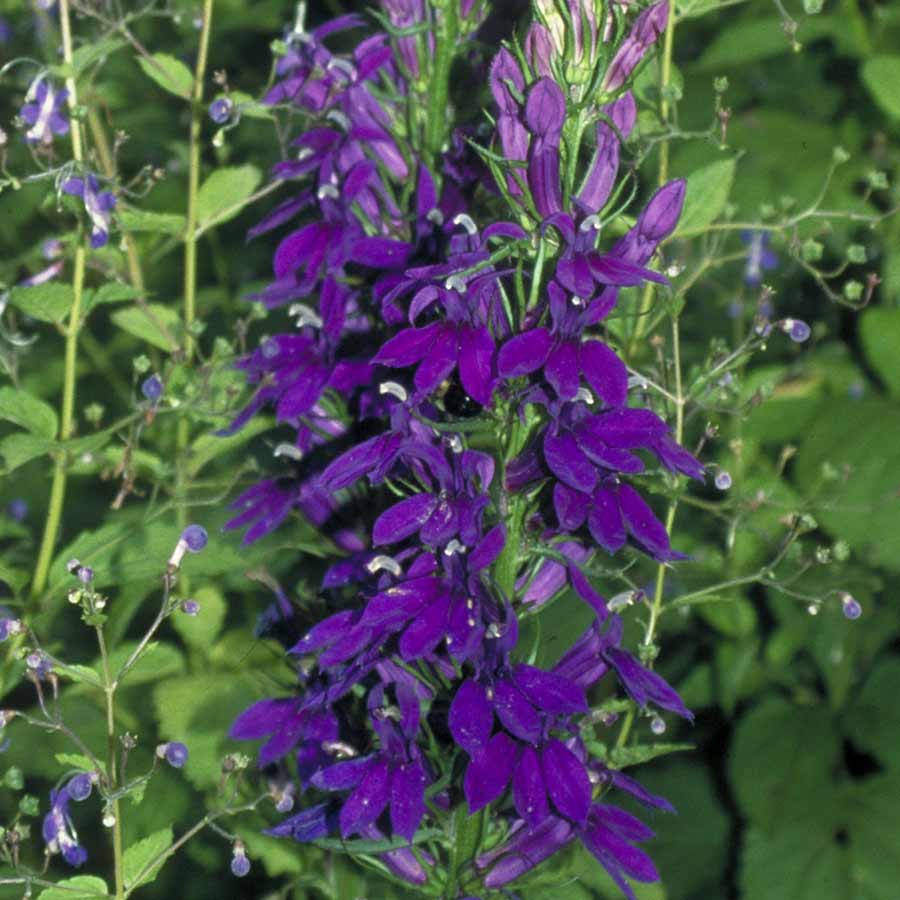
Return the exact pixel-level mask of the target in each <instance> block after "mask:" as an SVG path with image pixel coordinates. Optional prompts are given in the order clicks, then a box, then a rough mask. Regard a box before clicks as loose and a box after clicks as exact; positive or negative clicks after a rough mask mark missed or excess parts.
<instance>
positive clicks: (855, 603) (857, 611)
mask: <svg viewBox="0 0 900 900" xmlns="http://www.w3.org/2000/svg"><path fill="white" fill-rule="evenodd" d="M841 606H842V607H843V611H844V616H845V617H846V618H848V619H851V620H852V619H858V618H859V617H860V616H861V615H862V604H861V603H860V602H859V600H857V599H856V597H854V596H853V595H852V594H848V593H846V592H843V593H841Z"/></svg>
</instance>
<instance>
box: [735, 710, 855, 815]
mask: <svg viewBox="0 0 900 900" xmlns="http://www.w3.org/2000/svg"><path fill="white" fill-rule="evenodd" d="M839 758H840V739H839V737H838V734H837V732H836V731H835V729H834V726H833V724H832V721H831V717H830V715H829V713H828V711H827V709H825V708H824V707H821V706H812V707H809V706H795V705H794V704H792V703H789V702H788V701H786V700H782V699H780V698H769V699H766V700H763V701H762V703H760V704H758V705H757V706H756V707H754V708H753V709H752V710H751V711H750V712H749V713H748V714H747V715H745V716H744V717H743V718H742V719H740V721H739V722H738V726H737V729H736V731H735V737H734V744H733V747H732V752H731V755H730V758H729V775H730V780H731V784H732V787H733V789H734V795H735V799H736V800H737V803H738V806H739V807H740V808H741V811H742V812H743V813H744V814H745V815H746V816H747V818H748V819H750V820H751V822H753V823H756V824H758V825H759V826H761V827H763V828H773V827H775V825H776V823H777V822H778V821H780V820H783V819H787V818H790V817H792V816H797V815H799V814H801V813H803V814H808V815H815V811H816V809H817V808H818V807H819V806H820V805H821V804H822V803H823V802H825V801H826V798H824V797H823V790H822V787H823V785H824V784H827V783H828V781H829V779H830V777H831V771H832V769H833V768H834V767H835V765H836V764H837V762H838V760H839Z"/></svg>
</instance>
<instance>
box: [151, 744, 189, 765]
mask: <svg viewBox="0 0 900 900" xmlns="http://www.w3.org/2000/svg"><path fill="white" fill-rule="evenodd" d="M156 755H157V756H158V757H159V758H160V759H165V761H166V762H167V763H168V764H169V765H170V766H172V768H173V769H180V768H182V766H184V764H185V763H186V762H187V758H188V748H187V747H185V745H184V744H182V743H181V742H180V741H169V742H168V743H167V744H160V745H159V746H158V747H157V748H156Z"/></svg>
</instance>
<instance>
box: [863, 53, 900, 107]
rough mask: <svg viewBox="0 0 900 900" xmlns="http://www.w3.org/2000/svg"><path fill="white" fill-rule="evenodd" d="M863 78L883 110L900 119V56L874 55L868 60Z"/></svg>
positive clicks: (864, 65)
mask: <svg viewBox="0 0 900 900" xmlns="http://www.w3.org/2000/svg"><path fill="white" fill-rule="evenodd" d="M862 79H863V82H864V83H865V85H866V87H867V88H868V89H869V93H870V94H871V95H872V96H873V97H874V98H875V102H876V103H877V104H878V105H879V106H880V107H881V110H882V112H884V113H885V114H886V115H888V116H890V117H891V118H892V119H900V56H898V55H895V54H894V55H884V56H873V57H872V58H871V59H868V60H866V62H865V63H864V64H863V67H862Z"/></svg>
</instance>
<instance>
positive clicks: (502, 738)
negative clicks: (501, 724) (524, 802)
mask: <svg viewBox="0 0 900 900" xmlns="http://www.w3.org/2000/svg"><path fill="white" fill-rule="evenodd" d="M515 763H516V743H515V741H514V740H513V739H512V738H511V737H509V735H507V734H504V733H503V732H502V731H501V732H498V733H497V734H495V735H494V736H493V737H492V738H491V739H490V740H489V741H488V742H487V745H486V746H485V748H484V749H483V750H482V751H481V753H479V754H478V755H477V756H476V757H475V758H474V759H473V760H472V761H471V762H470V763H469V767H468V768H467V769H466V777H465V780H464V784H463V790H464V792H465V795H466V800H468V802H469V812H470V813H476V812H478V810H479V809H482V808H483V807H485V806H487V805H488V803H491V802H492V801H494V800H496V799H497V798H498V797H499V796H500V795H501V794H502V793H503V792H504V791H505V790H506V786H507V785H508V784H509V779H510V778H511V777H512V773H513V768H514V767H515Z"/></svg>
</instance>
